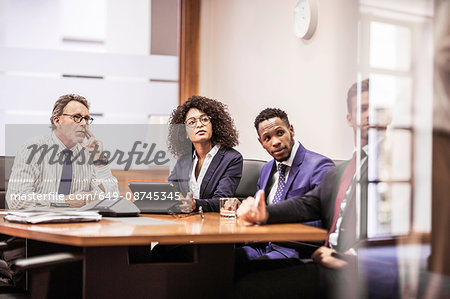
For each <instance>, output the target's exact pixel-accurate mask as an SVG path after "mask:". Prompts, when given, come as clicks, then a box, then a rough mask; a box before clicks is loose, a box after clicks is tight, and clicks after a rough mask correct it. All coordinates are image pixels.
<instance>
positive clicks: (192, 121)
mask: <svg viewBox="0 0 450 299" xmlns="http://www.w3.org/2000/svg"><path fill="white" fill-rule="evenodd" d="M198 120H199V121H200V122H201V123H202V125H204V126H206V125H208V124H209V123H210V122H211V117H210V116H208V115H206V114H202V115H200V116H199V117H198V118H195V117H191V118H188V119H187V120H186V121H185V122H184V123H185V124H186V126H188V127H189V128H193V127H195V126H196V125H197V121H198Z"/></svg>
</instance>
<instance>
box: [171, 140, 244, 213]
mask: <svg viewBox="0 0 450 299" xmlns="http://www.w3.org/2000/svg"><path fill="white" fill-rule="evenodd" d="M242 165H243V159H242V155H241V154H240V153H239V152H238V151H236V150H234V149H232V148H227V147H221V148H220V149H219V151H218V152H217V154H216V155H215V156H214V158H213V160H212V161H211V164H210V165H209V167H208V170H207V171H206V173H205V176H204V178H203V180H202V184H201V186H200V194H199V195H200V198H196V206H197V209H198V207H200V206H201V207H202V208H203V211H205V212H212V211H214V212H218V211H219V199H220V198H221V197H233V196H234V192H235V191H236V188H237V186H238V185H239V182H240V180H241V176H242ZM191 167H192V155H190V154H187V155H184V156H183V157H181V158H180V159H178V161H177V163H176V164H175V167H174V168H173V170H172V172H171V173H170V176H169V179H168V180H169V182H173V183H174V184H175V186H176V187H177V188H178V190H179V191H180V192H181V193H182V194H183V195H186V194H187V192H189V175H190V171H191Z"/></svg>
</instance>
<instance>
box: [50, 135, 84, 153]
mask: <svg viewBox="0 0 450 299" xmlns="http://www.w3.org/2000/svg"><path fill="white" fill-rule="evenodd" d="M52 140H53V143H54V144H56V145H57V146H58V155H59V154H60V153H61V152H62V151H63V150H65V149H67V147H66V146H65V145H64V143H62V141H61V140H60V139H59V138H58V136H56V134H55V131H53V132H52ZM69 150H71V151H72V153H74V154H76V153H78V152H79V151H81V145H80V144H79V143H77V144H75V145H74V146H73V147H72V148H69Z"/></svg>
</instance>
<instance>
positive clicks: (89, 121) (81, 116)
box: [63, 113, 94, 124]
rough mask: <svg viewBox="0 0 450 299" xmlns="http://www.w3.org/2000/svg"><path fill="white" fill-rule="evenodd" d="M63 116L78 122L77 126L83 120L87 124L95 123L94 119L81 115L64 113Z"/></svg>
mask: <svg viewBox="0 0 450 299" xmlns="http://www.w3.org/2000/svg"><path fill="white" fill-rule="evenodd" d="M63 115H65V116H70V117H71V118H72V119H73V121H74V122H76V123H77V124H78V123H80V122H81V121H82V120H83V119H84V120H85V121H86V123H87V124H92V122H93V121H94V119H93V118H92V117H90V116H83V115H81V114H66V113H63Z"/></svg>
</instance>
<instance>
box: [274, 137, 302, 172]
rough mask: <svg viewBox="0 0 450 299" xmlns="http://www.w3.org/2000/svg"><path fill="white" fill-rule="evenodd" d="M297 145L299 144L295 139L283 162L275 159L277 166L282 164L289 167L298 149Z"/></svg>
mask: <svg viewBox="0 0 450 299" xmlns="http://www.w3.org/2000/svg"><path fill="white" fill-rule="evenodd" d="M299 146H300V145H299V143H298V141H295V142H294V145H293V146H292V149H291V154H290V156H289V158H288V159H287V160H286V161H283V162H278V161H276V164H277V167H278V164H284V165H286V166H289V167H291V166H292V164H293V163H294V159H295V155H296V154H297V150H298V148H299Z"/></svg>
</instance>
